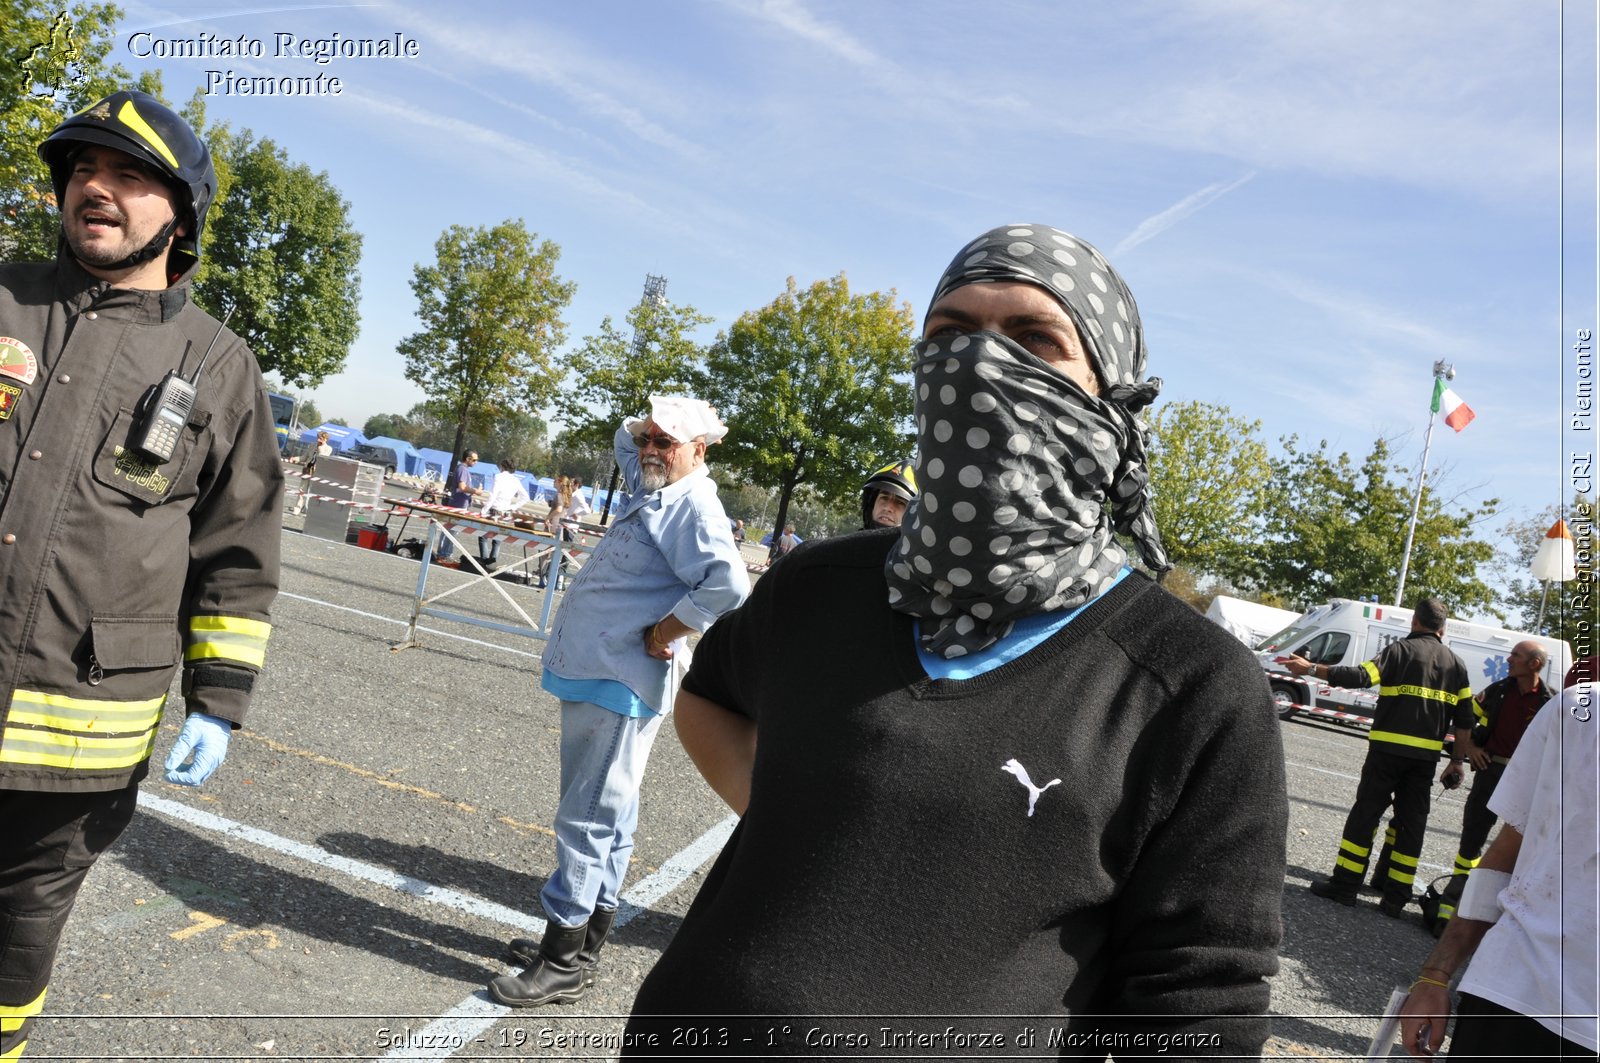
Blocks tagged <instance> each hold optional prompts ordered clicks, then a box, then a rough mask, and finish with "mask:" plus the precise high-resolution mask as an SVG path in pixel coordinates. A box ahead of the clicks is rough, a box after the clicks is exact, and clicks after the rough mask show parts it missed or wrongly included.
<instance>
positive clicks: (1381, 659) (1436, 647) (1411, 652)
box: [1328, 631, 1472, 760]
mask: <svg viewBox="0 0 1600 1063" xmlns="http://www.w3.org/2000/svg"><path fill="white" fill-rule="evenodd" d="M1328 682H1329V683H1332V684H1333V685H1334V686H1337V687H1357V688H1360V687H1369V686H1372V685H1373V684H1374V683H1376V684H1378V707H1377V709H1376V710H1374V712H1373V714H1372V730H1371V732H1370V733H1369V734H1368V739H1369V740H1370V741H1371V743H1372V745H1371V748H1372V749H1381V750H1383V751H1384V752H1386V753H1395V754H1398V755H1399V756H1403V757H1414V758H1417V759H1427V760H1433V759H1435V758H1437V757H1438V755H1439V751H1440V750H1442V749H1443V748H1444V734H1445V730H1446V728H1447V727H1448V726H1449V725H1450V723H1451V721H1452V720H1454V719H1455V715H1456V709H1457V707H1458V706H1464V705H1467V704H1469V703H1470V702H1471V701H1472V681H1471V679H1470V678H1469V677H1468V675H1467V666H1466V665H1464V664H1462V663H1461V658H1460V657H1457V656H1456V655H1455V652H1454V651H1453V650H1451V649H1450V647H1448V646H1446V645H1445V644H1444V642H1443V641H1441V640H1440V638H1439V636H1438V635H1435V634H1434V633H1433V632H1431V631H1413V632H1412V633H1411V634H1409V635H1407V636H1406V637H1405V638H1403V639H1396V640H1395V641H1394V642H1391V643H1389V645H1387V646H1385V647H1384V648H1383V649H1382V650H1380V651H1378V655H1377V656H1376V657H1374V658H1373V659H1372V660H1370V661H1366V662H1363V663H1362V664H1359V665H1353V666H1340V667H1333V668H1329V669H1328Z"/></svg>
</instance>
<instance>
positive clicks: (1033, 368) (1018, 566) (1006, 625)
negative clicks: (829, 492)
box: [885, 225, 1172, 658]
mask: <svg viewBox="0 0 1600 1063" xmlns="http://www.w3.org/2000/svg"><path fill="white" fill-rule="evenodd" d="M997 281H1022V282H1026V283H1029V284H1033V285H1036V286H1038V287H1040V288H1043V289H1044V290H1045V291H1047V292H1049V293H1050V294H1052V295H1053V296H1055V298H1056V299H1057V300H1058V301H1059V302H1060V303H1061V304H1062V305H1063V306H1064V307H1065V308H1066V310H1067V313H1068V314H1069V315H1070V316H1071V318H1072V320H1073V323H1074V324H1075V325H1076V326H1077V329H1078V334H1079V336H1080V338H1081V340H1082V342H1083V346H1084V350H1085V352H1086V353H1087V354H1088V356H1089V361H1090V363H1091V364H1092V365H1093V367H1094V370H1095V373H1096V376H1097V377H1098V378H1099V381H1100V383H1101V393H1100V395H1099V396H1098V397H1096V396H1092V395H1090V394H1088V392H1086V391H1085V390H1084V389H1083V388H1081V387H1079V386H1078V385H1077V384H1076V383H1074V382H1073V381H1071V380H1069V379H1068V378H1067V377H1066V376H1065V375H1064V374H1062V373H1060V372H1059V371H1057V370H1055V369H1053V368H1051V367H1050V366H1049V365H1048V364H1047V363H1045V362H1044V361H1042V360H1041V359H1039V358H1038V357H1037V356H1035V355H1034V354H1033V353H1032V352H1030V351H1028V350H1027V349H1026V348H1024V347H1022V346H1021V345H1020V344H1018V343H1016V342H1015V341H1013V340H1011V339H1010V338H1008V337H1006V336H1003V335H1000V334H999V333H995V332H988V331H982V332H973V333H965V334H961V335H954V336H952V335H949V334H946V335H944V336H942V337H940V338H939V339H934V340H923V341H921V342H920V343H918V344H917V347H916V349H915V364H914V366H913V370H912V372H913V382H912V383H913V386H914V388H915V395H916V416H917V456H918V460H917V480H918V485H919V487H920V488H921V493H920V494H919V495H918V496H917V498H916V499H915V500H914V501H913V502H912V504H911V509H910V511H909V512H908V513H907V514H906V519H905V522H904V523H903V524H902V525H901V528H900V539H899V541H898V542H897V543H896V545H895V546H894V548H893V549H892V550H891V551H890V553H889V558H888V560H887V562H886V563H885V576H886V578H887V580H888V585H889V604H890V606H891V607H892V608H894V609H896V610H898V611H900V612H903V613H907V614H910V615H911V616H915V617H917V618H919V619H920V620H921V621H922V625H921V632H922V634H921V638H922V644H923V647H924V648H925V649H926V650H927V651H928V652H930V653H932V654H934V655H936V656H942V657H947V658H952V657H961V656H964V655H966V654H969V653H975V652H977V651H979V650H982V649H984V648H985V647H987V646H990V645H992V644H993V643H995V642H996V641H998V640H999V639H1001V638H1004V637H1005V636H1006V635H1007V634H1008V633H1009V632H1010V630H1011V626H1012V622H1013V621H1014V620H1015V619H1017V618H1018V617H1022V616H1028V615H1031V614H1034V613H1040V612H1048V611H1052V610H1058V609H1068V608H1073V607H1075V606H1078V605H1081V604H1083V603H1084V602H1087V601H1089V600H1090V599H1092V598H1094V597H1095V596H1096V595H1098V594H1099V593H1100V592H1101V591H1102V590H1103V589H1104V588H1105V587H1106V586H1107V585H1108V584H1109V583H1110V581H1111V580H1113V579H1114V578H1115V577H1116V574H1117V572H1118V571H1119V570H1120V569H1121V567H1122V565H1123V564H1124V562H1125V561H1126V559H1127V553H1126V551H1124V549H1123V548H1122V546H1121V545H1120V544H1118V542H1117V541H1116V538H1115V535H1114V532H1122V533H1123V534H1125V535H1128V536H1130V537H1132V538H1133V540H1134V541H1135V542H1136V543H1137V544H1138V546H1139V552H1140V555H1141V556H1142V557H1143V559H1144V562H1145V564H1146V565H1148V566H1149V567H1150V568H1152V569H1154V570H1156V571H1158V572H1163V571H1166V570H1167V569H1169V568H1171V567H1172V566H1171V564H1170V563H1169V562H1168V561H1167V555H1166V551H1165V550H1163V549H1162V546H1161V538H1160V535H1159V534H1158V532H1157V530H1156V526H1155V520H1154V518H1153V517H1152V515H1151V513H1150V511H1149V508H1148V506H1147V505H1146V488H1147V486H1148V483H1149V478H1148V475H1147V473H1146V470H1145V449H1144V447H1145V429H1144V425H1143V424H1142V423H1141V422H1140V421H1139V420H1138V419H1137V418H1136V417H1135V414H1136V413H1137V411H1138V410H1140V409H1142V408H1144V407H1145V406H1147V405H1149V403H1150V402H1151V400H1152V399H1154V398H1155V396H1156V394H1157V392H1158V391H1159V390H1160V388H1161V381H1160V380H1155V379H1152V380H1148V381H1146V380H1144V379H1143V378H1144V369H1145V349H1144V334H1143V330H1142V329H1141V328H1140V327H1139V312H1138V307H1137V306H1136V305H1135V304H1134V301H1133V295H1132V293H1131V292H1129V291H1128V288H1127V286H1126V285H1125V284H1124V283H1123V281H1122V278H1121V277H1119V276H1118V275H1117V273H1116V271H1115V270H1113V269H1112V268H1111V266H1110V265H1109V264H1108V263H1107V262H1106V260H1105V259H1104V258H1102V257H1101V255H1100V252H1098V251H1096V250H1095V249H1094V248H1093V247H1091V246H1090V245H1089V244H1087V243H1085V242H1084V241H1082V240H1079V239H1078V238H1077V237H1074V236H1071V235H1069V234H1067V233H1064V232H1062V231H1060V230H1059V229H1052V228H1049V227H1048V226H1042V225H1011V226H1004V227H1002V228H999V229H994V230H991V231H990V232H987V233H985V234H984V235H983V236H980V237H979V238H978V239H976V240H974V241H973V242H972V243H970V244H968V245H967V246H966V247H965V248H963V249H962V250H961V252H960V253H959V254H957V255H956V258H955V261H954V262H952V263H951V264H950V267H949V268H948V269H946V270H945V273H944V276H943V277H941V278H940V280H939V284H938V286H937V288H936V289H935V291H934V296H933V300H932V303H930V306H931V305H932V304H933V303H937V302H938V301H939V300H940V299H941V298H943V297H944V295H945V294H946V293H948V292H950V291H951V290H953V289H955V288H959V287H961V286H963V285H966V284H983V283H994V282H997Z"/></svg>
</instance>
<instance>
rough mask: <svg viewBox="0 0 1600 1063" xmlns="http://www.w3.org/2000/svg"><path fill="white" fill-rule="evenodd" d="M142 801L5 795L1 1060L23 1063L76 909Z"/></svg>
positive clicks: (115, 795)
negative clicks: (97, 865)
mask: <svg viewBox="0 0 1600 1063" xmlns="http://www.w3.org/2000/svg"><path fill="white" fill-rule="evenodd" d="M137 794H138V789H137V786H129V787H127V788H125V789H122V790H111V791H99V792H94V793H65V794H62V793H43V792H40V791H36V790H0V824H4V829H3V830H0V1060H3V1061H9V1060H13V1059H18V1058H21V1055H22V1049H23V1046H24V1045H26V1044H27V1041H28V1031H29V1029H30V1028H31V1027H32V1026H33V1019H34V1016H36V1015H38V1014H39V1012H40V1010H41V1009H42V1008H43V1007H44V994H45V987H46V986H47V985H48V984H49V982H50V968H51V966H52V965H53V964H54V963H55V958H56V946H57V945H58V944H59V943H60V941H61V931H62V928H63V927H64V926H65V925H66V922H67V914H68V913H69V912H71V911H72V902H73V901H74V900H75V899H76V898H77V896H78V889H79V887H81V886H82V885H83V879H84V876H85V875H87V874H88V873H89V868H90V867H91V866H93V864H94V862H95V860H96V859H98V858H99V856H100V854H101V853H103V852H105V851H106V850H107V849H108V848H110V847H111V843H112V842H114V841H116V840H117V836H118V835H120V834H121V833H122V831H123V829H124V828H125V827H127V825H128V822H129V821H130V820H132V819H133V810H134V805H135V804H136V802H137Z"/></svg>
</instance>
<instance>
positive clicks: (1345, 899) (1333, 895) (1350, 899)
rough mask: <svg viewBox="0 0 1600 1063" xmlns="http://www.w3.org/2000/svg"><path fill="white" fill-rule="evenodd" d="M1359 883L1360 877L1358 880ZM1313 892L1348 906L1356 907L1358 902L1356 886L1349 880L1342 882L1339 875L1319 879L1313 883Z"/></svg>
mask: <svg viewBox="0 0 1600 1063" xmlns="http://www.w3.org/2000/svg"><path fill="white" fill-rule="evenodd" d="M1356 881H1357V882H1358V883H1359V882H1360V880H1359V879H1357V880H1356ZM1311 892H1312V893H1315V894H1316V895H1317V896H1318V897H1322V898H1325V899H1327V900H1330V901H1336V902H1338V903H1339V904H1342V905H1344V906H1345V907H1346V908H1354V907H1355V903H1356V887H1355V885H1352V884H1350V883H1348V882H1340V881H1339V879H1338V876H1334V877H1333V878H1323V879H1318V880H1316V881H1315V882H1313V883H1311Z"/></svg>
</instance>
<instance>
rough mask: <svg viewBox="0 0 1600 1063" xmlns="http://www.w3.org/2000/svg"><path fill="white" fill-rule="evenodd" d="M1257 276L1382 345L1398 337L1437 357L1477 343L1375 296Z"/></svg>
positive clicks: (1274, 276) (1455, 353) (1473, 347)
mask: <svg viewBox="0 0 1600 1063" xmlns="http://www.w3.org/2000/svg"><path fill="white" fill-rule="evenodd" d="M1257 279H1258V280H1259V281H1260V282H1261V283H1263V284H1266V285H1268V286H1270V287H1273V288H1276V289H1277V290H1279V291H1281V292H1283V293H1285V294H1286V295H1289V296H1291V297H1293V298H1295V299H1298V300H1299V301H1300V302H1302V303H1305V304H1306V305H1307V306H1312V307H1315V308H1317V309H1318V310H1321V311H1324V312H1325V313H1326V314H1327V316H1329V317H1330V318H1333V319H1334V320H1336V321H1337V322H1338V323H1339V326H1340V328H1341V330H1343V331H1345V332H1347V333H1351V334H1353V335H1358V336H1362V337H1366V338H1370V339H1372V340H1376V341H1380V342H1381V343H1382V344H1383V345H1385V346H1389V345H1392V344H1393V343H1394V342H1395V341H1401V342H1403V343H1406V344H1409V345H1410V346H1412V347H1414V348H1415V349H1416V350H1418V351H1420V352H1423V353H1426V354H1429V355H1433V356H1437V357H1444V356H1446V355H1453V356H1455V357H1460V356H1461V355H1462V354H1463V352H1465V351H1468V350H1476V349H1477V347H1478V344H1477V343H1476V342H1475V341H1474V340H1473V339H1472V337H1470V336H1467V335H1462V334H1458V333H1452V332H1447V331H1445V330H1444V329H1441V328H1439V327H1438V326H1436V325H1433V324H1431V323H1429V322H1427V321H1423V320H1418V319H1417V318H1414V317H1411V316H1408V315H1406V314H1404V313H1402V312H1401V311H1399V310H1396V309H1395V308H1394V307H1392V306H1388V305H1385V304H1383V303H1380V302H1378V301H1377V300H1375V299H1371V298H1367V297H1365V296H1361V295H1357V294H1354V293H1352V292H1345V291H1337V290H1335V289H1333V288H1330V287H1327V286H1326V285H1323V286H1318V285H1315V284H1311V283H1308V282H1306V281H1303V280H1299V279H1296V278H1291V277H1285V276H1283V275H1282V274H1269V275H1265V276H1261V277H1258V278H1257Z"/></svg>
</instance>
